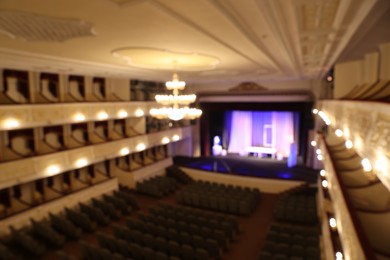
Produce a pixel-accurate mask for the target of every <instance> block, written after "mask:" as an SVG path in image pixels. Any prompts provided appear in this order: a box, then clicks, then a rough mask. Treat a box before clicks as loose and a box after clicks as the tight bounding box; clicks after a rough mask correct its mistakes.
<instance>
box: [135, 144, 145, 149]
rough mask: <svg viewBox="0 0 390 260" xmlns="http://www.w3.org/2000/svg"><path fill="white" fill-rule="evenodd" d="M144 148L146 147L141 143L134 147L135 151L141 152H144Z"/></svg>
mask: <svg viewBox="0 0 390 260" xmlns="http://www.w3.org/2000/svg"><path fill="white" fill-rule="evenodd" d="M145 148H146V146H145V144H143V143H140V144H138V145H137V147H136V149H137V151H143V150H145Z"/></svg>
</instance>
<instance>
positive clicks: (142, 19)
mask: <svg viewBox="0 0 390 260" xmlns="http://www.w3.org/2000/svg"><path fill="white" fill-rule="evenodd" d="M389 2H390V1H388V0H240V1H237V0H196V1H182V0H93V1H92V0H89V1H80V0H55V1H52V0H0V66H1V67H5V68H21V69H29V70H38V71H54V72H60V73H66V74H84V75H97V76H105V77H129V78H135V79H145V80H157V81H166V80H167V79H169V77H170V75H171V74H172V72H173V71H174V70H176V71H178V72H179V75H180V77H181V78H182V79H185V80H186V81H187V82H192V83H204V82H215V81H222V82H223V81H229V82H242V81H261V80H294V79H299V80H302V79H318V78H321V77H322V76H324V75H325V74H326V73H327V71H328V70H329V69H330V68H331V66H332V64H334V62H335V61H336V60H337V59H338V58H339V57H340V55H341V54H342V53H345V51H346V50H347V48H351V49H353V48H354V49H356V50H357V51H358V50H359V49H358V48H357V47H356V44H354V45H353V46H351V44H350V40H351V38H352V37H355V38H356V35H357V34H358V33H359V30H360V29H361V28H363V27H364V29H365V33H367V32H368V31H369V29H370V27H373V26H375V22H372V23H367V21H370V19H372V18H373V17H375V18H376V20H380V19H379V18H381V17H384V16H385V14H386V12H385V11H386V10H389V8H388V7H389ZM384 7H385V8H384ZM386 8H387V9H386ZM387 14H388V12H387ZM382 20H383V19H382ZM386 21H388V20H386ZM363 25H366V26H363ZM367 27H368V28H367ZM385 28H386V27H385ZM387 28H388V27H387ZM348 46H349V47H348ZM354 55H355V54H351V56H354ZM355 56H356V55H355ZM344 59H345V57H344Z"/></svg>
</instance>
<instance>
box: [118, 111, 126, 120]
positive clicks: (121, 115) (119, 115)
mask: <svg viewBox="0 0 390 260" xmlns="http://www.w3.org/2000/svg"><path fill="white" fill-rule="evenodd" d="M127 116H128V113H127V111H126V110H124V109H122V110H120V111H118V117H119V118H126V117H127Z"/></svg>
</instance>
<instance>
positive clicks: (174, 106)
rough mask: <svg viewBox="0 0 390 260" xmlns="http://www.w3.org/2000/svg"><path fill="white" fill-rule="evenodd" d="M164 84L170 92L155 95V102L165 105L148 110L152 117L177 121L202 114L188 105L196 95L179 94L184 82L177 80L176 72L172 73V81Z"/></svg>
mask: <svg viewBox="0 0 390 260" xmlns="http://www.w3.org/2000/svg"><path fill="white" fill-rule="evenodd" d="M165 86H166V88H167V89H168V90H171V91H172V94H171V95H156V96H155V99H156V101H157V103H159V104H161V105H163V106H166V107H162V108H152V109H151V110H150V111H149V112H150V114H151V115H152V116H153V117H155V118H157V119H171V120H174V121H178V120H181V119H196V118H198V117H200V116H201V115H202V110H200V109H197V108H190V107H188V106H189V104H191V103H194V102H195V100H196V95H194V94H192V95H179V90H184V88H185V86H186V83H185V82H184V81H179V77H178V76H177V74H176V73H173V77H172V81H167V82H166V83H165Z"/></svg>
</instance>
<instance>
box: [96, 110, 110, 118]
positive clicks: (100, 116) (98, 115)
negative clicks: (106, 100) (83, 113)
mask: <svg viewBox="0 0 390 260" xmlns="http://www.w3.org/2000/svg"><path fill="white" fill-rule="evenodd" d="M97 118H98V119H99V120H104V119H107V118H108V114H107V113H106V112H105V111H101V112H99V113H98V114H97Z"/></svg>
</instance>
